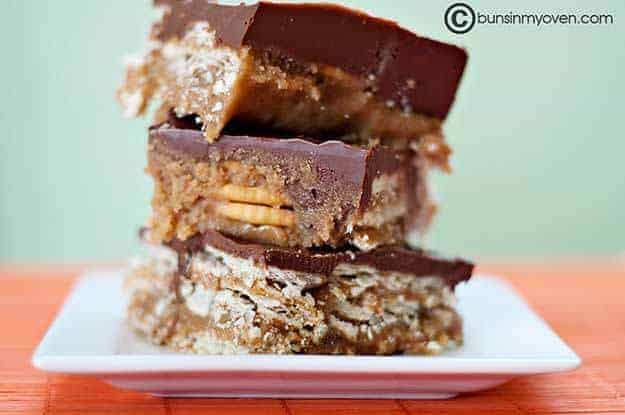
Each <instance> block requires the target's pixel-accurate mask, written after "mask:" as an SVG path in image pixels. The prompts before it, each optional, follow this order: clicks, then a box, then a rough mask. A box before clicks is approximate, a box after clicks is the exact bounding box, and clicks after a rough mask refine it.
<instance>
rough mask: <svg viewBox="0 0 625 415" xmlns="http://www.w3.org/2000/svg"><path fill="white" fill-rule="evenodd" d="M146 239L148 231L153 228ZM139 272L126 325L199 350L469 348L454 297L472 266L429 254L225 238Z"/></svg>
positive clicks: (149, 262)
mask: <svg viewBox="0 0 625 415" xmlns="http://www.w3.org/2000/svg"><path fill="white" fill-rule="evenodd" d="M148 232H149V231H148ZM151 249H152V251H153V252H152V255H151V256H148V257H146V259H144V260H143V261H141V262H138V263H136V264H135V266H134V268H133V269H132V271H131V273H130V275H129V277H128V279H127V282H126V285H127V289H128V290H129V291H130V307H129V322H130V324H131V326H132V327H133V328H134V329H135V330H137V331H138V332H140V333H142V334H143V335H145V336H146V337H147V338H148V339H150V340H151V341H152V342H154V343H157V344H165V345H168V346H170V347H173V348H175V349H178V350H182V351H188V352H194V353H253V352H255V353H279V354H282V353H342V354H393V353H417V354H436V353H439V352H441V351H443V350H446V349H449V348H453V347H455V346H457V345H459V344H461V343H462V329H461V328H462V322H461V318H460V317H459V315H458V313H457V312H456V310H455V298H454V295H453V289H454V287H455V285H456V284H457V283H459V282H461V281H465V280H467V279H468V278H469V277H470V275H471V272H472V269H473V265H472V264H470V263H468V262H465V261H462V260H458V259H453V260H448V259H441V258H439V257H436V256H434V255H433V254H431V253H428V252H425V251H422V250H411V249H408V248H405V247H402V246H386V247H383V248H378V249H376V250H373V251H370V252H366V253H365V252H358V251H353V252H352V251H328V252H318V251H311V250H298V249H289V248H279V247H267V246H262V245H257V244H247V243H242V242H239V241H236V240H234V239H231V238H227V237H225V236H223V235H221V234H219V233H217V232H207V233H204V234H202V235H197V236H195V237H194V238H191V239H189V240H187V241H184V242H183V241H174V242H172V243H170V244H169V245H167V246H163V245H161V246H152V247H151Z"/></svg>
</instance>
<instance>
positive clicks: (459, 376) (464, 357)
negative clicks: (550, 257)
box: [33, 271, 581, 399]
mask: <svg viewBox="0 0 625 415" xmlns="http://www.w3.org/2000/svg"><path fill="white" fill-rule="evenodd" d="M121 274H122V273H121V272H120V271H98V272H91V273H88V274H87V275H85V276H84V277H83V278H82V279H81V280H80V281H79V282H78V284H77V285H76V287H75V288H74V290H73V292H72V294H71V296H70V297H69V299H68V300H67V302H66V303H65V305H64V306H63V308H62V310H61V311H60V313H59V315H58V317H57V319H56V321H55V322H54V323H53V324H52V326H51V327H50V329H49V330H48V332H47V334H46V335H45V337H44V339H43V340H42V342H41V344H40V345H39V347H38V348H37V350H36V352H35V354H34V356H33V364H34V365H35V366H36V367H37V368H39V369H41V370H44V371H49V372H61V373H75V374H84V375H91V376H95V377H97V378H99V379H101V380H103V381H105V382H108V383H110V384H112V385H115V386H117V387H120V388H125V389H133V390H137V391H143V392H148V393H152V394H154V395H162V396H208V397H274V398H296V397H297V398H389V399H391V398H392V399H425V398H430V399H432V398H439V399H442V398H449V397H452V396H455V395H456V394H458V393H461V392H473V391H478V390H483V389H487V388H492V387H494V386H496V385H499V384H501V383H504V382H506V381H508V380H510V379H512V378H514V377H517V376H525V375H532V374H537V373H551V372H561V371H567V370H572V369H574V368H576V367H578V366H579V365H580V363H581V362H580V359H579V357H578V356H577V355H576V354H575V352H573V350H571V349H570V348H569V347H568V346H567V345H566V344H565V343H564V342H563V341H562V340H561V339H560V338H559V337H558V336H557V335H556V334H555V333H554V332H553V331H552V330H551V329H550V328H549V327H548V326H547V324H545V322H544V321H542V320H541V319H540V318H539V317H538V316H537V315H536V314H534V313H533V312H532V311H531V310H530V309H529V307H528V306H527V305H526V304H525V303H524V302H523V300H521V299H520V298H519V297H518V295H517V294H515V292H514V291H513V290H512V289H511V287H510V286H508V285H507V284H506V283H504V282H502V281H500V280H497V279H494V278H490V277H482V276H477V277H475V278H473V279H472V280H471V281H470V282H469V283H467V284H461V285H460V286H459V287H458V291H457V293H458V298H459V301H458V305H459V309H460V312H461V314H462V315H463V317H464V321H465V326H464V331H465V344H464V346H463V347H462V348H460V349H459V350H457V351H453V352H449V353H445V354H443V355H441V356H434V357H429V356H384V357H383V356H326V355H317V356H305V355H293V356H277V355H234V356H196V355H187V354H181V353H173V352H170V351H167V350H164V349H163V348H160V347H156V346H152V345H150V344H148V343H146V342H144V341H142V340H141V339H139V338H137V337H135V336H134V335H133V334H132V333H131V332H130V330H128V329H127V327H126V326H125V324H124V311H125V310H124V309H125V299H124V298H123V295H122V287H121V286H122V275H121Z"/></svg>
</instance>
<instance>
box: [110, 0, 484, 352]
mask: <svg viewBox="0 0 625 415" xmlns="http://www.w3.org/2000/svg"><path fill="white" fill-rule="evenodd" d="M155 5H156V6H157V7H158V8H159V9H160V10H161V11H162V17H161V18H160V20H159V21H158V22H156V23H155V24H154V26H153V28H152V32H151V47H150V50H149V52H148V53H147V54H146V55H145V56H144V57H143V58H142V59H138V60H135V61H134V62H132V63H130V64H129V66H128V72H127V76H126V79H125V82H124V84H123V85H122V86H121V88H120V89H119V91H118V96H119V100H120V101H121V103H122V105H123V106H124V108H125V110H126V112H127V113H128V114H129V115H141V114H143V113H144V112H145V111H146V109H147V107H148V105H149V104H150V103H151V102H152V101H154V102H157V103H158V104H159V105H160V108H159V109H157V110H156V115H155V121H154V126H153V127H151V128H150V130H149V141H148V165H147V172H148V173H149V175H151V176H152V178H153V180H154V185H155V188H154V196H153V199H152V210H153V213H152V216H151V218H150V220H149V222H148V224H147V225H146V227H145V228H143V230H142V231H141V238H142V240H143V241H144V242H145V243H146V245H148V246H149V249H148V253H147V254H146V255H145V256H144V257H142V259H141V260H140V261H137V263H136V264H134V265H133V267H132V269H131V270H130V271H129V275H128V277H127V281H126V287H127V290H128V292H129V296H130V300H129V306H128V321H129V324H130V325H131V326H132V328H133V329H134V330H135V331H136V332H138V333H140V334H141V335H143V336H144V337H146V338H147V339H149V340H150V341H152V342H154V343H157V344H161V345H166V346H169V347H171V348H174V349H177V350H180V351H188V352H195V353H281V354H282V353H338V354H396V353H411V354H436V353H439V352H441V351H444V350H446V349H450V348H453V347H457V346H458V345H460V344H461V343H462V338H463V337H462V320H461V318H460V316H459V315H458V313H457V311H456V308H455V297H454V288H455V287H456V285H457V284H458V283H460V282H463V281H466V280H468V279H469V278H470V276H471V273H472V270H473V265H472V264H471V263H469V262H466V261H463V260H461V259H449V258H443V257H439V256H437V255H435V254H433V253H431V252H428V251H426V250H424V249H423V247H422V242H421V241H422V236H423V234H424V232H425V231H426V230H427V228H428V225H429V224H430V222H431V221H432V217H433V215H434V213H435V211H436V204H435V202H434V201H433V200H432V199H431V198H430V194H429V191H428V172H429V171H430V170H431V169H436V168H438V169H442V170H448V158H449V155H450V149H449V146H448V145H447V144H446V143H445V139H444V137H443V133H442V123H443V121H444V119H445V118H446V116H447V113H448V112H449V109H450V107H451V105H452V103H453V101H454V97H455V94H456V90H457V88H458V84H459V82H460V79H461V77H462V73H463V70H464V67H465V63H466V60H467V55H466V53H465V52H464V50H462V49H460V48H458V47H456V46H452V45H449V44H445V43H441V42H437V41H434V40H430V39H427V38H423V37H419V36H417V35H415V34H414V33H411V32H409V31H407V30H405V29H403V28H401V27H399V26H398V25H397V24H395V23H393V22H391V21H387V20H382V19H379V18H375V17H372V16H369V15H366V14H364V13H361V12H357V11H354V10H350V9H347V8H344V7H340V6H333V5H328V4H287V3H265V2H261V3H258V4H254V5H239V6H225V5H219V4H216V3H212V2H208V1H207V0H186V1H176V0H156V1H155ZM409 242H410V245H409Z"/></svg>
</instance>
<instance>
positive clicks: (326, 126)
mask: <svg viewBox="0 0 625 415" xmlns="http://www.w3.org/2000/svg"><path fill="white" fill-rule="evenodd" d="M156 4H157V6H159V7H161V9H162V11H163V17H162V19H161V20H160V21H159V22H157V23H156V24H155V25H154V27H153V29H152V35H151V37H152V41H153V45H152V48H151V49H150V51H149V52H148V53H147V55H146V56H145V57H144V58H142V59H139V60H137V61H135V62H133V63H131V64H130V65H129V68H128V73H127V78H126V82H125V84H124V85H123V86H122V88H121V89H120V90H119V93H118V96H119V98H120V101H121V102H122V104H123V105H124V107H125V109H126V112H127V114H128V115H131V116H132V115H140V114H142V113H143V112H144V111H145V110H146V108H147V107H148V104H149V102H150V101H151V100H152V99H156V100H157V101H158V102H160V104H161V108H162V110H161V111H160V114H161V115H160V116H157V122H160V121H162V120H163V117H164V116H165V114H166V113H167V112H168V111H169V110H170V109H174V111H175V112H176V115H178V116H179V117H184V116H186V115H190V114H194V115H195V116H197V117H198V120H199V121H200V123H201V125H202V126H203V129H204V132H205V135H206V138H207V139H208V140H209V141H213V140H215V139H217V138H218V137H219V135H220V133H221V132H222V130H223V129H224V127H225V126H226V125H227V124H228V123H229V122H231V121H235V122H239V123H244V124H246V125H251V126H258V125H260V126H263V127H271V128H273V129H276V130H279V131H284V132H286V133H291V134H293V133H297V134H305V135H308V136H313V137H325V136H331V137H342V139H343V140H347V141H350V142H357V143H369V142H371V141H381V142H383V143H385V144H387V145H392V146H395V147H400V148H407V147H408V146H412V147H413V148H416V149H418V150H419V151H421V152H422V153H424V154H425V155H427V156H428V158H430V159H431V160H432V161H433V162H434V163H436V164H438V165H439V166H441V167H446V166H447V156H448V154H449V151H450V150H449V148H448V146H447V145H446V144H445V141H444V139H443V135H442V132H441V123H442V121H443V120H444V119H445V118H446V116H447V114H448V112H449V109H450V107H451V105H452V103H453V101H454V97H455V94H456V90H457V88H458V84H459V82H460V79H461V76H462V73H463V71H464V67H465V63H466V59H467V56H466V53H465V52H464V50H462V49H461V48H458V47H456V46H453V45H449V44H445V43H442V42H437V41H434V40H430V39H427V38H424V37H420V36H417V35H415V34H413V33H411V32H409V31H407V30H405V29H403V28H401V27H400V26H398V25H397V24H396V23H394V22H391V21H387V20H383V19H379V18H375V17H372V16H369V15H366V14H364V13H360V12H356V11H353V10H350V9H347V8H344V7H340V6H335V5H328V4H289V3H266V2H260V3H257V4H254V5H247V6H246V5H239V6H227V5H220V4H217V3H212V2H208V1H206V0H191V1H176V0H158V1H156Z"/></svg>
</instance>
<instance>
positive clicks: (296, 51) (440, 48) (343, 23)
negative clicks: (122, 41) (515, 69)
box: [153, 0, 467, 119]
mask: <svg viewBox="0 0 625 415" xmlns="http://www.w3.org/2000/svg"><path fill="white" fill-rule="evenodd" d="M155 3H156V5H158V6H166V7H167V8H168V10H167V11H166V13H165V15H164V17H163V20H162V22H160V23H158V24H156V25H155V26H154V31H153V36H154V37H155V38H156V39H159V40H161V41H167V40H169V39H172V38H181V37H182V36H184V34H185V33H186V31H187V30H189V29H190V28H191V27H192V26H193V25H194V24H195V23H198V22H207V23H208V24H209V25H210V27H211V28H212V29H214V30H215V34H216V38H217V40H218V42H220V43H222V44H225V45H228V46H231V47H234V48H240V47H242V46H250V47H252V48H255V49H258V50H262V51H267V52H269V53H272V54H274V55H277V56H282V57H285V58H288V59H294V60H297V61H300V62H306V63H318V64H325V65H331V66H335V67H338V68H341V69H342V70H344V71H346V72H349V73H352V74H355V75H358V76H361V77H365V78H367V79H368V80H369V81H370V82H371V86H372V92H373V93H374V94H376V96H378V97H379V98H380V99H382V100H384V101H391V103H392V104H393V105H397V106H400V107H401V108H402V109H403V110H407V111H413V112H415V113H421V114H425V115H428V116H432V117H436V118H440V119H445V117H446V116H447V114H448V112H449V109H450V107H451V105H452V103H453V101H454V97H455V94H456V90H457V88H458V84H459V82H460V78H461V77H462V73H463V71H464V67H465V64H466V60H467V54H466V52H465V51H464V50H463V49H461V48H458V47H456V46H453V45H450V44H446V43H442V42H438V41H435V40H431V39H427V38H424V37H419V36H417V35H415V34H414V33H412V32H410V31H408V30H406V29H403V28H402V27H400V26H399V25H397V24H396V23H395V22H392V21H389V20H383V19H379V18H375V17H372V16H369V15H367V14H364V13H360V12H357V11H354V10H350V9H347V8H345V7H342V6H336V5H330V4H279V3H266V2H260V3H257V4H253V5H249V6H246V5H239V6H226V5H219V4H216V3H211V2H208V1H206V0H186V1H177V0H155Z"/></svg>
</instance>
